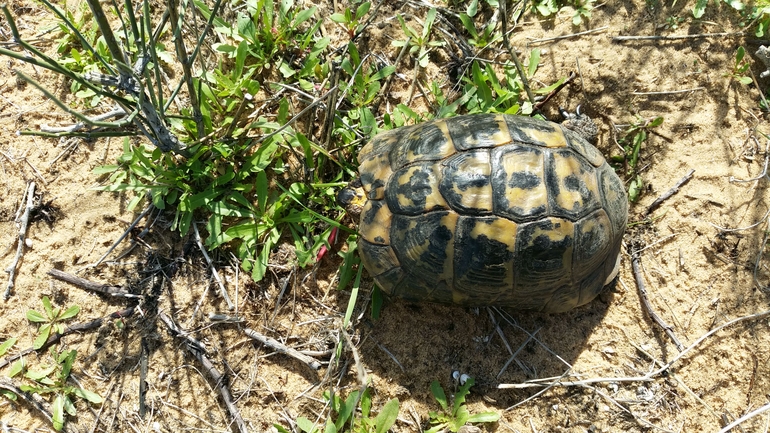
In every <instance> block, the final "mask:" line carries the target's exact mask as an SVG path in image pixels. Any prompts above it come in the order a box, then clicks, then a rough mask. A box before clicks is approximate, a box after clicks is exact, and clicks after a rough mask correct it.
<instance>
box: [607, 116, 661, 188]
mask: <svg viewBox="0 0 770 433" xmlns="http://www.w3.org/2000/svg"><path fill="white" fill-rule="evenodd" d="M662 123H663V117H660V116H658V117H655V118H653V119H651V120H646V119H640V120H638V121H636V122H635V123H633V124H631V126H629V127H628V129H626V130H625V131H624V132H623V133H622V134H621V137H620V138H619V139H618V143H619V144H620V145H621V147H623V150H624V154H623V155H620V156H614V157H612V158H611V160H612V161H613V162H615V163H622V164H624V165H625V167H626V168H627V169H626V174H627V176H628V177H629V178H630V179H631V181H630V182H629V184H628V199H629V200H630V201H631V202H636V201H637V200H638V199H639V196H640V195H641V192H642V188H643V187H644V182H643V180H642V175H641V174H640V173H639V171H638V164H639V154H640V153H641V150H642V144H643V143H644V142H645V141H647V136H648V134H649V131H650V130H651V129H652V128H656V127H658V126H660V125H661V124H662Z"/></svg>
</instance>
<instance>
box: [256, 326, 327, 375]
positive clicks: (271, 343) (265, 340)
mask: <svg viewBox="0 0 770 433" xmlns="http://www.w3.org/2000/svg"><path fill="white" fill-rule="evenodd" d="M243 332H244V333H245V334H246V335H247V336H249V338H252V339H254V340H257V341H259V342H260V343H262V345H264V346H267V347H269V348H270V349H273V350H275V351H276V352H278V353H280V354H282V355H287V356H291V357H292V358H294V359H296V360H297V361H300V362H302V363H303V364H305V365H307V366H308V367H310V368H311V369H313V370H318V369H319V368H321V362H320V361H318V360H317V359H315V358H312V357H310V356H307V355H305V354H304V353H301V352H300V351H298V350H296V349H292V348H291V347H288V346H286V345H284V344H281V343H280V342H279V341H278V340H275V339H273V338H270V337H268V336H266V335H262V334H260V333H259V332H257V331H255V330H253V329H251V328H246V329H244V330H243Z"/></svg>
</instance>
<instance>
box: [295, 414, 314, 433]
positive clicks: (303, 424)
mask: <svg viewBox="0 0 770 433" xmlns="http://www.w3.org/2000/svg"><path fill="white" fill-rule="evenodd" d="M297 427H299V429H300V430H302V431H303V432H305V433H311V432H313V431H314V430H315V424H313V421H310V420H309V419H307V418H305V417H304V416H300V417H297Z"/></svg>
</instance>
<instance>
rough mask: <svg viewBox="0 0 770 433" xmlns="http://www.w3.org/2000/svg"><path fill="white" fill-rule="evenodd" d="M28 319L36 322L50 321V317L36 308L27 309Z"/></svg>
mask: <svg viewBox="0 0 770 433" xmlns="http://www.w3.org/2000/svg"><path fill="white" fill-rule="evenodd" d="M27 320H29V321H30V322H34V323H45V322H48V318H46V317H45V316H43V315H42V314H41V313H38V312H37V311H35V310H27Z"/></svg>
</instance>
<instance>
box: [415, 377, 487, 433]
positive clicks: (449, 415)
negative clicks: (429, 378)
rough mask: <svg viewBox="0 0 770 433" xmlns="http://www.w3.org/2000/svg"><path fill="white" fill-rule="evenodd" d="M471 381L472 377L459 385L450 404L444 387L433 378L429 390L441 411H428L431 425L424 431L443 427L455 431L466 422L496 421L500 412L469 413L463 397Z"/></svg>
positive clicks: (438, 429)
mask: <svg viewBox="0 0 770 433" xmlns="http://www.w3.org/2000/svg"><path fill="white" fill-rule="evenodd" d="M473 383H474V381H473V378H472V377H471V378H468V379H467V380H466V382H465V383H464V384H463V385H461V386H460V389H458V390H457V393H455V396H454V399H453V401H452V402H451V405H450V402H449V401H448V400H447V397H446V394H445V393H444V389H443V388H441V385H439V383H438V381H435V380H434V381H433V382H431V384H430V391H431V393H432V394H433V397H434V398H435V399H436V401H437V402H438V404H439V405H440V406H441V412H430V423H431V424H432V425H433V427H431V428H430V430H428V431H427V432H426V433H437V432H439V431H441V430H445V429H448V430H450V431H452V432H456V431H458V430H460V428H461V427H462V426H464V425H465V424H467V423H487V422H497V420H499V419H500V414H499V413H497V412H482V413H477V414H471V413H470V411H469V410H468V408H467V406H466V405H465V397H466V396H467V395H468V393H469V392H470V388H471V387H472V386H473Z"/></svg>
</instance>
